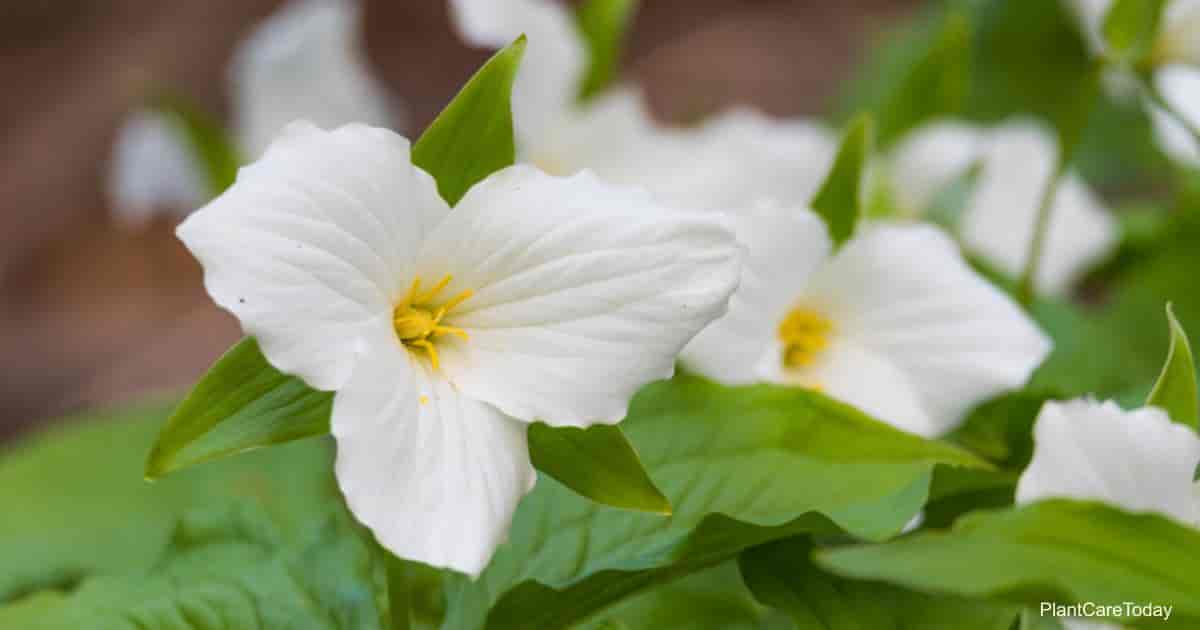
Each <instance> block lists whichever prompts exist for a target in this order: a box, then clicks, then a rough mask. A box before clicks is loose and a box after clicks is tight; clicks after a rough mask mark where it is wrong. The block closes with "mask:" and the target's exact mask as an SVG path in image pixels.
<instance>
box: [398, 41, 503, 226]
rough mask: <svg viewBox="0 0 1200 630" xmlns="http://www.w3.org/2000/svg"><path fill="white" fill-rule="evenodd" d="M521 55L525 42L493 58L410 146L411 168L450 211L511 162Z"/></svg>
mask: <svg viewBox="0 0 1200 630" xmlns="http://www.w3.org/2000/svg"><path fill="white" fill-rule="evenodd" d="M524 54H525V37H524V36H521V37H520V38H518V39H517V40H516V41H515V42H513V43H512V44H509V46H508V47H507V48H504V49H503V50H501V51H500V52H497V53H496V54H495V55H494V56H493V57H492V58H491V59H490V60H489V61H488V62H487V63H486V64H484V66H483V67H482V68H480V70H479V71H478V72H476V73H475V76H473V77H471V80H470V81H468V82H467V84H466V85H465V86H463V88H462V90H460V91H459V93H458V95H457V96H455V97H454V100H452V101H450V104H449V105H447V106H446V109H444V110H442V113H441V114H438V117H437V119H435V120H434V121H433V123H432V124H430V125H429V128H428V129H426V130H425V133H423V134H421V139H420V140H417V142H416V144H414V145H413V150H412V160H413V164H416V165H417V166H419V167H421V168H423V169H425V170H426V171H428V172H429V174H430V175H433V178H434V179H436V180H437V184H438V191H439V192H440V193H441V194H442V197H443V198H444V199H445V200H446V202H447V203H449V204H450V205H454V204H456V203H458V200H459V199H462V196H463V195H464V194H466V192H467V190H468V189H470V188H471V186H473V185H474V184H475V182H478V181H479V180H481V179H483V178H485V177H487V176H488V175H491V174H492V173H494V172H496V171H498V170H500V169H502V168H504V167H506V166H510V165H512V163H513V162H514V161H515V160H516V149H515V148H514V144H513V127H512V105H511V101H512V99H511V95H512V84H513V79H514V78H516V76H517V68H518V66H519V65H520V63H521V56H522V55H524Z"/></svg>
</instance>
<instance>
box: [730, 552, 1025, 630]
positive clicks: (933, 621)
mask: <svg viewBox="0 0 1200 630" xmlns="http://www.w3.org/2000/svg"><path fill="white" fill-rule="evenodd" d="M812 550H813V545H812V543H811V542H809V541H808V540H807V539H805V538H800V537H797V538H788V539H784V540H780V541H777V542H772V543H767V544H765V545H761V546H758V547H754V548H752V549H748V550H746V551H744V552H742V554H741V555H740V556H739V557H738V567H739V568H740V569H741V572H742V577H743V579H744V580H745V582H746V586H748V587H749V588H750V592H752V593H754V597H755V598H757V599H758V601H760V602H762V603H764V604H766V605H768V606H772V607H774V608H777V609H779V610H781V611H783V612H785V613H787V614H788V616H790V617H791V618H792V621H793V622H794V623H795V626H796V628H797V629H798V630H825V629H827V628H870V630H906V629H907V628H972V629H974V630H1009V628H1011V627H1012V624H1013V622H1014V621H1015V620H1016V618H1017V615H1018V614H1019V612H1020V608H1019V607H1018V606H1014V605H1011V604H1010V605H1005V604H995V603H990V602H987V601H983V600H979V599H968V598H964V597H952V596H945V595H929V594H926V593H919V592H916V591H912V590H908V589H905V588H901V587H898V586H892V585H889V584H881V583H879V582H867V581H862V580H850V579H846V578H840V577H837V576H833V575H830V574H828V573H826V572H824V571H822V570H821V569H819V568H817V566H816V565H814V564H813V562H812V560H811V559H810V556H811V554H812Z"/></svg>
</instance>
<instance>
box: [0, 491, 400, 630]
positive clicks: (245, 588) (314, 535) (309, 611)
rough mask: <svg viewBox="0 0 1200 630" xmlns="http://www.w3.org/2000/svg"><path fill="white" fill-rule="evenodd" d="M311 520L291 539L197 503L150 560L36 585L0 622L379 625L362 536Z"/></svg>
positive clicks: (51, 625) (337, 523)
mask: <svg viewBox="0 0 1200 630" xmlns="http://www.w3.org/2000/svg"><path fill="white" fill-rule="evenodd" d="M317 524H318V525H320V527H319V528H317V529H315V530H314V531H312V532H311V533H309V534H308V535H307V536H306V537H305V538H304V539H303V540H302V542H301V543H300V544H298V545H295V546H289V545H285V544H284V543H283V542H282V541H281V540H280V539H279V537H278V534H277V533H275V532H273V531H272V529H271V522H270V520H269V519H268V518H267V517H266V516H265V515H263V513H262V512H260V511H255V510H253V509H232V510H220V511H205V512H197V513H194V514H192V515H189V516H187V517H185V518H183V519H182V520H181V521H180V523H179V524H178V526H177V527H176V529H175V531H174V532H173V533H172V536H171V539H170V540H169V541H168V543H167V546H166V548H165V549H164V550H163V553H162V556H161V557H160V558H159V559H158V561H157V562H156V563H155V565H154V566H153V567H152V568H150V569H148V570H145V571H132V572H128V573H121V574H108V575H98V576H95V577H91V578H88V579H85V580H83V581H82V582H81V583H80V584H79V585H78V587H76V588H74V589H72V590H71V591H70V592H68V593H61V592H58V591H51V592H48V593H41V594H38V595H35V596H33V597H31V598H27V599H24V600H22V601H20V602H17V603H16V604H14V605H12V606H8V607H4V608H0V626H3V627H6V628H10V627H21V628H26V629H28V630H74V629H76V628H111V629H113V630H123V629H128V630H221V629H225V628H238V629H246V630H253V629H256V628H257V629H262V630H267V629H269V628H305V629H311V630H360V629H362V630H370V629H379V628H381V627H382V626H381V625H380V620H381V616H382V614H383V613H382V611H381V609H380V607H379V606H378V602H377V601H376V598H375V594H374V590H373V584H374V583H375V578H374V573H375V571H376V567H375V566H374V564H373V562H372V556H371V554H370V550H369V547H368V545H367V544H366V543H365V542H364V541H363V540H362V539H361V538H360V537H359V535H358V533H357V531H356V530H355V528H354V526H353V525H352V524H351V522H350V519H349V517H347V516H342V517H341V518H330V519H328V520H326V521H325V522H324V524H321V523H320V522H318V523H317ZM29 607H32V608H33V610H34V611H35V613H36V614H33V613H31V612H30V608H29ZM15 621H20V622H21V625H20V626H14V625H13V623H15Z"/></svg>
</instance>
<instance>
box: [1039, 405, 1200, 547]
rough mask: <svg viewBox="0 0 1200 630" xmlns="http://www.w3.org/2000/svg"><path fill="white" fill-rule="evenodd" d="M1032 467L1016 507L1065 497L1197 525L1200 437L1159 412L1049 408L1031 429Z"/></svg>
mask: <svg viewBox="0 0 1200 630" xmlns="http://www.w3.org/2000/svg"><path fill="white" fill-rule="evenodd" d="M1033 438H1034V450H1033V459H1032V460H1031V461H1030V462H1029V466H1028V467H1026V468H1025V472H1023V473H1022V474H1021V479H1020V481H1019V482H1018V483H1017V496H1016V499H1017V503H1029V502H1031V501H1037V500H1038V499H1046V498H1053V497H1062V498H1070V499H1085V500H1095V501H1103V502H1105V503H1108V504H1111V505H1113V506H1116V507H1119V508H1123V509H1126V510H1129V511H1133V512H1156V513H1159V514H1162V515H1164V516H1168V517H1170V518H1173V519H1175V520H1176V521H1179V522H1181V523H1185V524H1188V525H1193V526H1197V525H1200V504H1198V502H1197V496H1196V494H1195V486H1194V484H1193V481H1192V479H1193V476H1194V475H1195V472H1196V465H1197V464H1200V437H1197V435H1196V434H1195V433H1194V432H1193V431H1192V430H1190V429H1188V428H1187V427H1185V426H1183V425H1180V424H1177V423H1173V422H1171V420H1170V418H1168V417H1167V414H1166V412H1164V411H1163V410H1161V409H1158V408H1156V407H1143V408H1141V409H1136V410H1134V411H1125V410H1123V409H1121V408H1120V407H1118V406H1117V405H1116V404H1115V403H1113V402H1103V403H1098V402H1094V401H1091V400H1082V399H1080V400H1071V401H1067V402H1047V403H1046V404H1045V405H1043V406H1042V410H1041V412H1040V413H1039V414H1038V418H1037V424H1036V425H1034V433H1033Z"/></svg>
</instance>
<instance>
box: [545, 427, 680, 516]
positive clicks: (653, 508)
mask: <svg viewBox="0 0 1200 630" xmlns="http://www.w3.org/2000/svg"><path fill="white" fill-rule="evenodd" d="M529 457H530V458H531V459H532V460H533V465H534V466H535V467H537V469H538V470H540V471H542V472H544V473H546V474H547V475H550V476H551V477H553V478H554V479H556V480H558V482H559V483H561V484H563V485H564V486H566V487H568V488H570V489H572V490H574V491H575V492H578V493H579V494H581V495H583V496H585V497H587V498H589V499H591V500H593V501H595V502H597V503H603V504H604V505H611V506H613V507H618V508H625V509H629V510H639V511H642V512H655V513H658V514H670V513H671V502H670V501H667V498H666V497H664V496H663V494H662V492H661V491H659V489H658V488H656V487H655V486H654V482H653V481H651V480H650V477H649V476H648V475H647V474H646V470H645V469H644V468H642V462H641V460H640V459H639V458H638V455H637V451H635V450H633V446H631V445H630V444H629V440H627V439H625V434H624V433H622V432H621V428H620V427H616V426H610V425H595V426H592V427H589V428H587V429H580V428H577V427H558V428H556V427H551V426H548V425H545V424H542V423H540V422H539V423H537V424H533V425H531V426H530V427H529Z"/></svg>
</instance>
